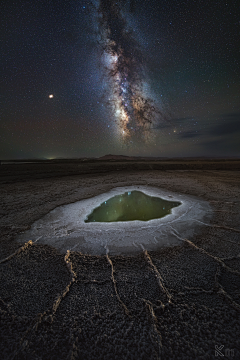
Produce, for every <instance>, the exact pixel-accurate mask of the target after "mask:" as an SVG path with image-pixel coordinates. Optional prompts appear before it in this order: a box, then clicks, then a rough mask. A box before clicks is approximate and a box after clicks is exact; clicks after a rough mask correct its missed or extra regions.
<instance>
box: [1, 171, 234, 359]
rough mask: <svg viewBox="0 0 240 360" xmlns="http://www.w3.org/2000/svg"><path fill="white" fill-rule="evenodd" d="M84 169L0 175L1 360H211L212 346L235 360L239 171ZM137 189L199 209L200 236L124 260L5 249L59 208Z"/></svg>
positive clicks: (34, 247)
mask: <svg viewBox="0 0 240 360" xmlns="http://www.w3.org/2000/svg"><path fill="white" fill-rule="evenodd" d="M86 166H87V165H85V168H84V171H83V168H82V167H81V166H79V167H77V165H76V164H57V165H56V164H55V165H54V164H51V165H50V164H47V165H42V164H37V165H31V166H30V165H26V164H25V165H23V164H22V165H2V167H1V169H0V171H1V189H0V200H1V209H0V216H1V218H0V226H1V227H0V231H1V240H0V317H1V321H0V327H1V330H0V353H1V359H137V360H138V359H189V360H190V359H191V360H192V359H215V358H216V357H215V355H216V354H215V345H217V346H218V347H220V346H221V345H224V348H223V349H222V350H221V352H222V353H223V354H224V355H225V358H229V359H240V171H239V164H238V167H237V170H235V171H234V169H231V170H226V169H225V170H224V166H225V165H222V169H221V170H209V169H208V170H205V169H204V166H203V168H202V170H201V171H197V170H189V169H188V170H186V171H179V170H174V169H172V170H168V169H165V170H164V169H162V170H154V169H153V170H143V169H141V171H140V170H138V168H137V167H135V169H134V170H133V168H134V167H133V166H130V165H126V164H124V165H121V164H118V165H117V167H118V171H115V170H116V169H115V168H114V169H112V168H111V169H110V168H109V171H108V170H106V171H105V172H104V171H103V169H107V166H108V165H104V166H105V167H104V166H103V165H99V164H98V165H94V164H91V169H90V165H89V168H88V173H87V172H86V171H85V170H86ZM109 166H110V165H109ZM128 167H129V169H128ZM121 170H122V171H121ZM139 184H141V185H147V184H148V185H150V186H156V187H159V188H162V189H169V190H171V191H175V192H178V193H182V194H189V195H194V196H198V197H199V198H202V199H205V200H207V201H209V202H210V204H211V206H212V208H213V210H214V216H213V218H212V220H211V223H209V225H210V226H205V227H203V229H202V232H201V233H200V234H198V235H195V236H194V237H193V238H191V239H182V238H181V234H177V236H178V238H179V246H175V247H172V248H162V249H159V250H158V251H155V252H147V251H143V252H140V253H139V254H138V255H136V256H132V257H123V256H111V254H108V255H106V256H90V255H84V254H81V253H79V252H67V253H66V254H65V255H63V254H60V253H59V252H58V251H57V250H56V249H54V248H52V247H50V246H47V245H41V244H38V242H36V243H34V242H31V240H33V241H34V240H36V239H29V242H28V243H27V244H19V243H17V242H16V241H15V237H16V235H17V234H19V233H20V232H22V231H25V230H26V229H28V228H29V227H30V226H31V224H32V223H33V222H34V221H36V220H37V219H39V218H41V217H42V216H44V215H45V214H47V213H48V212H49V211H51V210H52V209H54V208H55V207H57V206H59V205H64V204H68V203H70V202H75V201H79V200H81V199H83V198H88V197H92V196H95V195H98V194H100V193H103V192H105V191H109V190H110V189H112V188H114V187H117V186H128V185H129V186H130V185H131V186H132V185H139ZM226 350H227V352H224V351H226ZM230 350H231V351H230ZM219 356H220V355H219Z"/></svg>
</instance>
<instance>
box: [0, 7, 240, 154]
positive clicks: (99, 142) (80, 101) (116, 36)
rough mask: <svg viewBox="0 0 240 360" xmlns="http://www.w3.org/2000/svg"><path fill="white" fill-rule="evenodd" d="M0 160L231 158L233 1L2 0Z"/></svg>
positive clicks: (234, 127)
mask: <svg viewBox="0 0 240 360" xmlns="http://www.w3.org/2000/svg"><path fill="white" fill-rule="evenodd" d="M0 14H1V22H0V23H1V25H0V26H1V37H0V40H1V42H0V53H1V57H0V62H1V69H2V71H1V76H0V81H1V82H0V85H1V98H0V99H1V100H0V101H1V107H0V143H1V146H0V158H2V159H16V158H53V157H69V158H71V157H86V156H88V157H92V156H94V157H98V156H102V155H105V154H107V153H113V154H123V155H136V156H137V155H143V156H170V157H175V156H240V141H239V139H240V70H239V69H240V51H239V49H240V47H239V33H240V11H239V6H238V5H237V2H236V1H233V2H228V1H211V2H208V1H206V0H200V1H173V0H172V1H165V0H162V1H155V0H152V1H136V0H131V1H129V0H121V1H112V0H94V1H84V0H81V1H77V2H76V1H73V0H72V1H55V0H52V1H45V0H43V1H41V2H39V1H34V0H33V1H24V0H23V1H13V0H11V1H10V0H9V1H6V0H5V1H2V2H1V5H0Z"/></svg>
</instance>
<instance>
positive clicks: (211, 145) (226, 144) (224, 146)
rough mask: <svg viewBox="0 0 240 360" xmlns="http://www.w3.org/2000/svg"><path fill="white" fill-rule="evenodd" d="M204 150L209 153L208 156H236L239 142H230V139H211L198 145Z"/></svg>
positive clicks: (239, 147)
mask: <svg viewBox="0 0 240 360" xmlns="http://www.w3.org/2000/svg"><path fill="white" fill-rule="evenodd" d="M199 145H200V146H201V147H202V148H203V149H204V150H206V151H208V152H211V153H210V154H209V155H214V154H215V155H219V156H221V155H232V154H235V155H237V152H238V153H239V154H240V142H236V141H232V139H229V138H228V139H226V138H222V139H213V140H211V139H210V140H208V141H204V142H202V143H201V144H199Z"/></svg>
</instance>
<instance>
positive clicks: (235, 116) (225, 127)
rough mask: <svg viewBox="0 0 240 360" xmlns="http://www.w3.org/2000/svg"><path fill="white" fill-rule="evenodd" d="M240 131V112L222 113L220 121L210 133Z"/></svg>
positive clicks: (225, 133)
mask: <svg viewBox="0 0 240 360" xmlns="http://www.w3.org/2000/svg"><path fill="white" fill-rule="evenodd" d="M238 132H239V133H240V113H232V114H226V115H222V117H221V119H220V123H219V124H217V125H215V126H213V127H212V128H211V130H210V135H215V136H216V135H217V136H224V135H227V134H234V133H238Z"/></svg>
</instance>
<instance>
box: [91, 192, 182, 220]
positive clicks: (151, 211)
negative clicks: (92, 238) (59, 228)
mask: <svg viewBox="0 0 240 360" xmlns="http://www.w3.org/2000/svg"><path fill="white" fill-rule="evenodd" d="M179 205H181V203H180V202H178V201H168V200H163V199H161V198H158V197H152V196H148V195H146V194H144V193H142V192H141V191H129V192H126V193H124V194H122V195H116V196H114V197H112V198H111V199H109V200H107V201H105V202H104V203H102V204H101V205H100V206H98V207H97V208H96V209H94V210H93V212H92V213H91V214H89V215H88V217H87V219H86V220H85V222H115V221H133V220H141V221H148V220H152V219H159V218H162V217H164V216H166V215H167V214H170V213H171V209H172V208H174V207H176V206H179Z"/></svg>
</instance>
